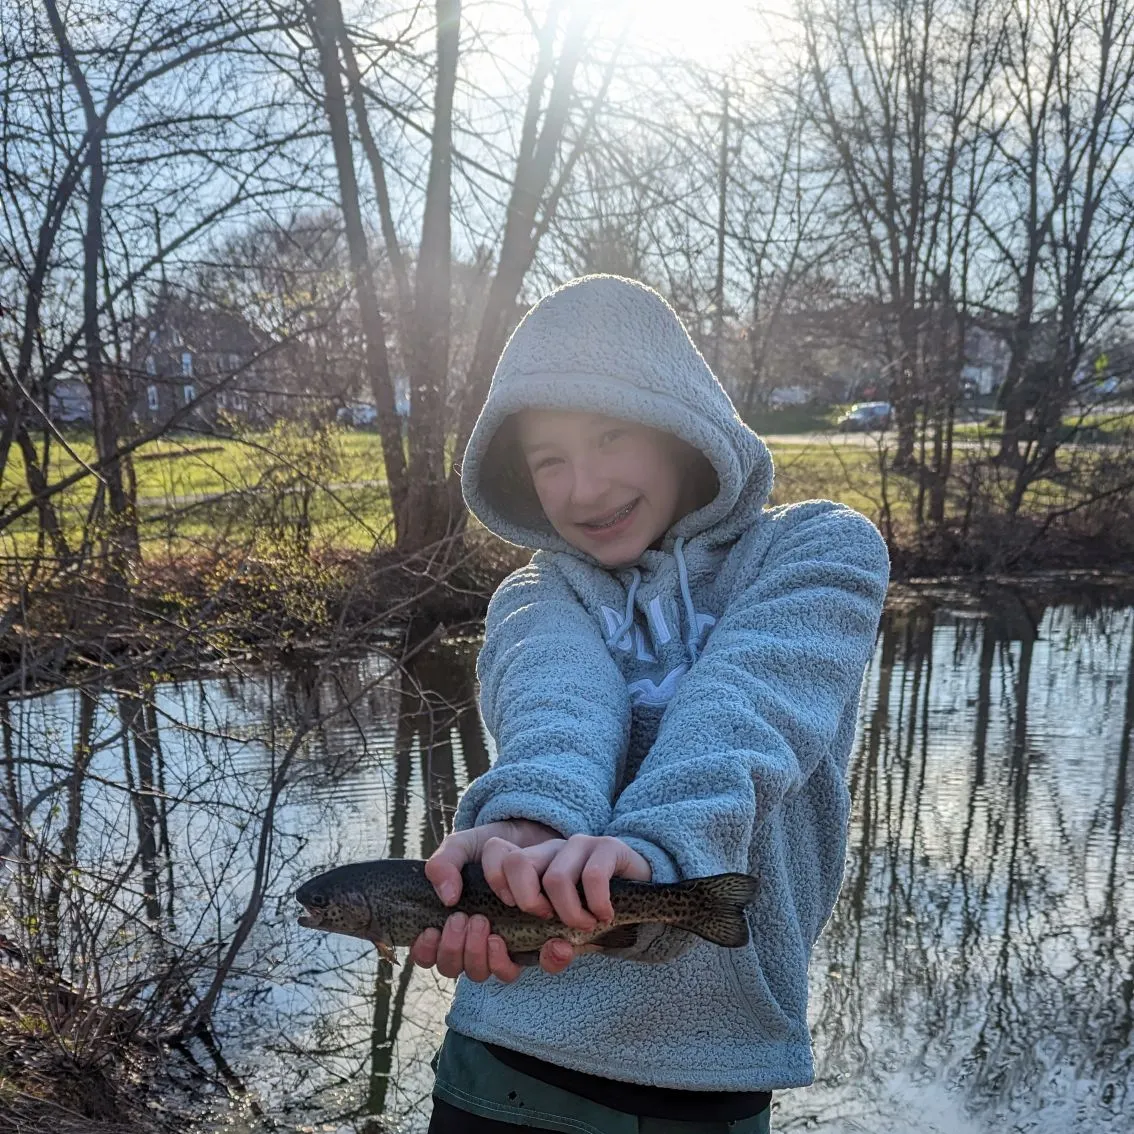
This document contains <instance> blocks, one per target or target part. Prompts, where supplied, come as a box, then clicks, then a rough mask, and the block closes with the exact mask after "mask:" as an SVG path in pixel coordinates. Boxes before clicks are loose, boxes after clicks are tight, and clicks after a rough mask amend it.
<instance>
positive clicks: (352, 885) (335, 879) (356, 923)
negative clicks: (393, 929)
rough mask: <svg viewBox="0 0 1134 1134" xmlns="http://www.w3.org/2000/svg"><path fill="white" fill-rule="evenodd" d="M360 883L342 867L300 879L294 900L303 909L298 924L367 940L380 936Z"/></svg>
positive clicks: (381, 932)
mask: <svg viewBox="0 0 1134 1134" xmlns="http://www.w3.org/2000/svg"><path fill="white" fill-rule="evenodd" d="M360 882H361V879H360V878H358V877H357V876H353V875H352V874H351V873H350V872H349V871H345V870H343V869H342V868H339V869H337V870H330V871H328V872H327V873H326V874H320V875H319V876H318V877H316V878H312V879H310V880H309V881H307V882H304V884H303V885H302V886H300V887H299V889H298V890H296V892H295V900H296V901H297V902H298V903H299V904H300V905H301V906H302V907H303V910H304V912H303V914H302V915H301V916H300V917H299V919H298V920H299V924H300V925H302V926H304V927H305V928H307V929H321V930H323V931H324V932H325V933H342V934H345V935H346V936H348V937H362V938H365V939H367V940H375V939H377V938H380V937H384V936H385V934H384V932H383V929H382V927H381V926H380V925H378V924H376V922H375V918H374V911H373V910H372V909H371V905H370V902H369V901H368V900H367V896H366V893H365V891H364V888H363V886H362V885H360Z"/></svg>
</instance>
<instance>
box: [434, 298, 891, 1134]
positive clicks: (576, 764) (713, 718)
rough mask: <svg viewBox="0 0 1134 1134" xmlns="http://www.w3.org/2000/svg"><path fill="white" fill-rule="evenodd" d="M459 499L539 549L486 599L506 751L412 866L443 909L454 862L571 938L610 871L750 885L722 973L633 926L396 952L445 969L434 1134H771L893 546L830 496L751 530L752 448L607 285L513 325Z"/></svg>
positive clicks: (761, 508)
mask: <svg viewBox="0 0 1134 1134" xmlns="http://www.w3.org/2000/svg"><path fill="white" fill-rule="evenodd" d="M462 483H463V488H464V495H465V500H466V502H467V504H468V506H469V508H470V510H471V511H472V513H473V514H474V515H475V516H476V517H477V518H478V519H479V520H480V521H481V522H482V523H483V524H484V525H485V527H487V528H488V529H489V530H491V531H493V532H495V533H496V534H497V535H498V536H500V537H501V538H502V539H505V540H507V541H509V542H511V543H515V544H520V545H522V546H525V547H530V548H533V549H534V550H535V554H534V555H533V557H532V559H531V562H530V563H529V564H528V566H526V567H524V568H522V569H521V570H519V571H516V572H515V573H513V574H512V575H510V576H509V577H508V578H507V579H505V581H504V582H503V583H502V584H501V585H500V588H499V589H498V590H497V591H496V593H495V595H494V596H493V598H492V601H491V603H490V605H489V610H488V617H487V622H486V629H485V640H484V646H483V648H482V650H481V653H480V656H479V659H478V663H477V673H478V677H479V679H480V685H481V710H482V714H483V717H484V720H485V723H486V726H487V728H488V729H489V731H490V732H491V734H492V736H493V738H494V740H495V744H496V748H497V759H496V762H495V764H494V765H493V767H492V768H491V769H490V770H489V771H488V772H487V773H485V774H484V775H483V776H481V777H480V778H479V779H477V780H475V781H474V782H473V783H472V784H471V785H470V786H469V788H468V790H467V791H466V793H465V795H464V797H463V798H462V800H461V803H460V807H459V809H458V811H457V815H456V820H455V833H454V834H453V835H451V836H450V837H449V838H448V839H446V840H445V842H444V843H443V844H442V846H441V847H440V848H439V850H438V851H437V853H436V854H435V855H434V856H433V858H432V859H431V860H430V862H429V864H428V866H427V873H428V874H429V877H430V879H431V880H432V881H433V883H434V885H435V886H436V888H437V891H438V894H439V895H440V897H441V899H442V900H443V901H445V902H446V903H448V904H453V903H455V902H456V901H457V898H458V896H459V887H460V867H461V866H462V865H463V864H464V863H465V862H468V861H473V860H475V861H479V862H480V863H481V864H482V866H483V868H484V871H485V875H486V877H487V878H488V881H489V883H490V884H491V885H492V887H493V889H494V890H496V892H497V893H498V894H499V895H500V897H501V898H502V899H503V900H504V901H506V902H508V903H509V904H513V905H517V906H519V907H520V908H522V909H525V910H529V911H531V912H533V913H537V914H538V913H543V914H548V913H550V912H551V911H552V909H554V911H555V912H556V913H557V914H558V915H559V916H560V917H561V918H562V920H563V921H564V922H565V923H567V924H569V925H574V926H577V927H579V928H581V929H590V928H592V927H593V926H594V925H595V922H596V921H598V922H602V921H605V920H608V919H609V917H610V916H611V910H610V900H609V880H610V878H611V877H613V876H616V875H618V876H625V877H629V878H636V879H642V880H652V881H655V882H673V881H677V880H679V879H684V878H695V877H700V876H704V875H709V874H719V873H724V872H727V871H746V872H748V873H751V874H754V875H756V876H757V877H758V878H759V880H760V886H759V888H758V891H757V896H756V898H755V899H754V901H753V903H752V904H751V905H750V907H749V909H748V919H749V926H750V930H751V942H750V944H749V945H748V946H747V947H745V948H742V949H723V948H720V947H718V946H714V945H712V944H709V943H707V942H704V941H701V940H700V939H698V938H696V937H694V936H693V935H691V934H688V933H686V932H684V931H682V930H679V929H673V928H664V927H649V929H648V931H646V930H644V931H642V932H640V933H639V934H638V936H637V939H636V940H634V941H633V942H632V943H620V946H621V947H619V948H607V949H601V950H595V949H594V948H593V947H589V948H588V950H574V949H572V947H571V946H570V945H569V944H567V943H566V942H564V941H555V942H549V943H548V944H547V945H545V946H544V948H543V950H542V952H541V955H540V965H539V966H538V967H529V968H523V969H521V968H520V967H519V966H517V965H516V964H515V963H514V962H513V960H512V959H511V958H509V956H508V954H507V951H506V950H505V948H504V945H503V942H502V941H500V939H499V938H496V937H494V936H490V935H489V932H488V925H487V923H486V922H484V920H483V919H481V918H473V919H472V920H471V921H468V920H467V919H466V918H465V917H464V915H461V914H454V915H453V916H452V917H451V918H450V919H449V922H448V923H447V925H446V927H445V929H444V931H443V932H442V933H438V932H437V931H436V930H430V931H427V933H425V934H423V935H422V937H421V938H419V939H418V941H417V943H416V944H415V945H414V948H413V951H412V956H413V958H414V960H415V961H416V962H417V963H419V964H425V965H431V964H436V965H437V967H438V968H439V969H440V971H441V972H443V973H445V974H447V975H449V976H457V975H458V974H460V980H459V982H458V984H457V990H456V994H455V997H454V1000H453V1004H452V1008H451V1010H450V1012H449V1015H448V1017H447V1021H446V1022H447V1024H448V1031H447V1033H446V1036H445V1040H444V1043H443V1045H442V1048H441V1051H440V1052H439V1053H438V1058H437V1060H436V1061H435V1066H436V1071H437V1078H436V1083H435V1087H434V1114H433V1119H432V1125H431V1127H430V1129H431V1131H434V1132H435V1134H442V1132H450V1131H467V1132H477V1131H499V1132H501V1134H508V1132H513V1134H514V1132H515V1131H516V1130H517V1128H526V1129H531V1130H562V1131H577V1132H584V1134H623V1132H625V1134H631V1132H637V1131H648V1130H655V1131H661V1130H663V1129H664V1130H666V1131H671V1132H676V1131H686V1132H687V1134H695V1132H705V1134H707V1132H708V1131H724V1130H726V1129H727V1130H730V1131H732V1132H733V1134H747V1132H755V1131H766V1130H767V1129H768V1118H769V1111H770V1105H769V1104H770V1097H771V1096H770V1092H772V1091H774V1090H779V1089H782V1088H787V1087H795V1086H802V1085H805V1084H807V1083H809V1082H811V1080H812V1077H813V1065H812V1056H811V1042H810V1035H809V1033H808V1028H807V966H808V961H809V958H810V953H811V948H812V946H813V944H814V942H815V940H816V938H817V936H818V934H819V931H820V929H821V928H822V926H823V924H824V922H825V921H826V920H827V918H828V916H829V915H830V913H831V909H832V907H833V905H834V902H835V898H836V896H837V894H838V891H839V885H840V882H841V879H842V873H843V862H844V854H845V850H846V835H847V819H848V808H849V795H848V791H847V788H846V769H847V760H848V756H849V753H850V749H851V744H852V741H853V737H854V731H855V721H856V716H857V707H858V699H859V691H860V688H861V684H862V680H863V674H864V672H865V668H866V665H867V662H868V660H869V658H870V654H871V651H872V648H873V644H874V637H875V632H876V629H877V625H878V619H879V617H880V614H881V610H882V603H883V599H884V596H885V592H886V584H887V578H888V570H889V562H888V557H887V553H886V547H885V544H884V543H883V541H882V538H881V537H880V535H879V534H878V532H877V530H876V529H875V528H874V526H873V525H872V524H871V523H870V522H869V521H868V520H866V519H865V518H864V517H863V516H861V515H860V514H859V513H857V512H855V511H853V510H852V509H850V508H847V507H844V506H843V505H840V504H834V503H831V502H829V501H809V502H806V503H803V504H794V505H789V506H785V507H778V508H769V507H768V506H767V500H768V495H769V492H770V491H771V487H772V460H771V456H770V455H769V453H768V450H767V448H766V447H765V445H764V443H763V442H762V441H761V440H760V438H759V437H758V436H757V435H756V434H755V433H754V432H753V431H752V430H751V429H749V428H748V427H747V426H746V425H745V424H744V423H743V422H742V421H741V420H740V418H739V416H738V415H737V413H736V410H735V408H734V406H733V404H732V402H731V401H730V400H729V397H728V395H727V394H726V393H725V391H724V389H723V387H722V386H721V385H720V383H719V382H718V381H717V379H716V378H715V377H714V375H713V374H712V372H711V371H710V369H709V367H708V366H707V365H706V363H705V361H704V359H703V358H702V357H701V355H700V353H699V352H698V351H697V349H696V347H695V346H694V345H693V343H692V341H691V340H690V338H689V336H688V334H687V333H686V331H685V329H684V327H683V326H682V325H681V322H680V320H679V319H678V318H677V316H676V315H675V314H674V312H673V310H672V309H671V308H670V307H669V305H668V304H667V303H666V302H665V300H664V299H662V298H661V296H660V295H658V294H657V293H656V292H655V291H653V290H651V289H650V288H648V287H646V286H644V285H643V284H640V283H637V282H635V281H632V280H628V279H622V278H620V277H617V276H587V277H583V278H581V279H577V280H573V281H571V282H570V283H568V284H566V285H564V286H563V287H561V288H559V289H557V290H556V291H553V292H552V293H551V294H549V295H547V296H545V297H544V298H543V299H542V300H541V301H540V302H539V303H537V304H536V306H535V307H534V308H532V310H531V311H529V313H528V314H527V316H526V317H525V318H524V320H523V321H522V322H521V323H520V325H519V326H518V327H517V328H516V331H515V332H514V333H513V335H512V337H511V339H510V340H509V342H508V344H507V346H506V347H505V349H504V352H503V354H502V355H501V358H500V362H499V364H498V366H497V368H496V372H495V375H494V376H493V380H492V385H491V388H490V390H489V394H488V398H487V401H486V403H485V405H484V408H483V410H482V411H481V415H480V418H479V420H478V421H477V424H476V427H475V429H474V430H473V433H472V436H471V438H470V440H469V445H468V449H467V451H466V453H465V457H464V463H463V467H462ZM580 882H581V883H582V886H583V890H584V894H585V902H583V901H581V900H580V898H579V895H578V891H577V889H576V884H577V883H580ZM631 961H633V962H647V963H629V962H631Z"/></svg>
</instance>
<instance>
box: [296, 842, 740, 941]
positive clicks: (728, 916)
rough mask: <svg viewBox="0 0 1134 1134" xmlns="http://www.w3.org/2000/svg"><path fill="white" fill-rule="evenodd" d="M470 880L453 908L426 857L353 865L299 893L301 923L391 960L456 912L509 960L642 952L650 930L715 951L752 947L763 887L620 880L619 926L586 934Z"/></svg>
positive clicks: (473, 868)
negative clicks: (428, 872) (488, 930)
mask: <svg viewBox="0 0 1134 1134" xmlns="http://www.w3.org/2000/svg"><path fill="white" fill-rule="evenodd" d="M462 877H463V879H464V886H463V887H462V890H461V898H460V901H459V902H458V903H457V904H456V906H446V905H444V904H443V903H442V902H441V899H440V898H438V897H437V892H436V891H435V890H434V889H433V884H432V883H431V882H430V881H429V879H428V878H426V876H425V863H424V861H422V860H420V859H376V860H374V861H371V862H358V863H349V864H347V865H345V866H339V867H336V868H335V869H333V870H329V871H327V872H326V873H324V874H320V875H317V876H316V877H314V878H311V879H310V880H308V881H307V882H305V883H304V884H303V885H302V886H300V887H299V889H298V890H297V891H296V892H295V898H296V901H297V902H299V904H300V905H302V906H303V907H304V910H305V913H304V915H303V916H302V917H300V919H299V924H300V925H303V926H306V927H308V928H310V929H320V930H323V931H324V932H327V933H342V934H346V935H347V936H350V937H361V938H363V939H365V940H367V941H372V942H373V943H374V944H375V945H377V946H378V948H379V949H380V950H381V951H382V952H383V955H392V948H393V946H406V945H411V944H412V943H413V942H414V941H415V940H416V939H417V937H418V936H419V934H421V933H422V932H424V931H425V930H426V929H440V928H441V927H442V926H443V925H444V924H445V919H446V918H448V917H449V915H450V914H452V913H456V912H460V913H464V914H467V915H468V916H470V917H472V916H474V915H476V914H481V915H482V916H484V917H485V918H487V919H488V922H489V924H490V925H491V927H492V932H493V933H496V934H498V935H499V936H500V937H502V938H503V939H504V942H505V944H506V945H507V946H508V951H509V953H511V954H512V955H513V957H522V958H523V959H525V960H530V959H531V958H532V956H534V955H535V954H536V953H538V950H539V948H540V946H541V945H543V944H544V942H546V941H550V940H551V939H552V938H553V937H561V938H565V939H566V940H568V941H570V942H572V943H573V944H575V945H589V944H594V945H598V946H600V947H602V948H626V947H628V946H631V945H633V944H634V941H635V939H636V936H637V926H639V925H642V924H647V923H654V924H657V923H661V924H663V925H673V926H677V927H678V928H681V929H685V930H688V931H689V932H690V933H695V934H697V935H698V936H699V937H703V938H704V939H705V940H706V941H711V942H713V943H714V944H717V945H722V946H725V947H728V948H739V947H741V946H743V945H747V944H748V919H747V917H746V916H745V906H746V905H747V904H748V903H749V902H750V901H751V900H752V898H753V896H754V894H755V892H756V887H757V881H756V879H755V878H754V877H753V876H752V875H750V874H715V875H712V876H710V877H707V878H691V879H688V880H685V881H682V882H672V883H654V882H632V881H630V880H628V879H625V878H612V879H611V882H610V897H611V904H612V906H613V907H614V921H613V922H611V923H607V924H604V925H599V926H597V927H596V928H595V929H593V930H591V931H589V932H585V931H581V930H578V929H573V928H570V927H569V926H566V925H564V924H563V923H562V922H561V921H559V919H558V918H555V917H552V918H548V919H544V918H539V917H536V916H535V915H533V914H529V913H524V912H523V911H521V910H519V909H516V908H515V907H514V906H508V905H505V904H504V903H503V902H502V901H501V900H500V899H499V898H498V897H497V896H496V894H495V893H494V892H493V890H492V889H491V887H490V886H489V885H488V883H487V882H486V881H485V878H484V873H483V871H482V870H481V868H480V866H479V865H477V864H476V863H469V864H468V865H466V866H465V867H464V869H463V871H462ZM581 893H582V891H581V890H580V894H581Z"/></svg>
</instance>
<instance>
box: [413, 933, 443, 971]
mask: <svg viewBox="0 0 1134 1134" xmlns="http://www.w3.org/2000/svg"><path fill="white" fill-rule="evenodd" d="M440 944H441V930H439V929H426V930H423V931H422V932H421V933H419V934H418V936H417V939H416V940H415V941H414V943H413V944H412V945H411V946H410V960H411V961H413V963H414V964H415V965H417V966H419V967H420V968H423V969H431V968H433V966H434V965H435V964H437V948H438V946H439V945H440Z"/></svg>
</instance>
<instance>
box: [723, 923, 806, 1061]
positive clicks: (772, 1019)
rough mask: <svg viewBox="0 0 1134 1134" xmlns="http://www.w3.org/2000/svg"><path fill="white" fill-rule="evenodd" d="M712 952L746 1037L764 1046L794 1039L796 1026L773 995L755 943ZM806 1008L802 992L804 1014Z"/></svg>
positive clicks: (750, 929)
mask: <svg viewBox="0 0 1134 1134" xmlns="http://www.w3.org/2000/svg"><path fill="white" fill-rule="evenodd" d="M747 916H748V928H749V931H750V932H751V933H752V935H753V938H752V939H753V941H755V930H754V927H753V925H752V913H751V911H749V912H748V915H747ZM714 952H715V953H716V955H717V957H718V958H720V960H719V962H718V963H719V964H721V965H722V966H724V968H725V970H726V974H727V976H728V979H729V980H730V982H731V984H732V987H733V990H734V992H735V994H736V999H737V1003H738V1004H739V1005H740V1007H741V1008H742V1009H743V1012H744V1015H745V1023H746V1025H747V1027H746V1031H747V1032H748V1033H749V1037H748V1038H755V1039H760V1040H763V1041H764V1042H765V1043H776V1042H787V1041H790V1040H792V1039H793V1038H795V1036H796V1033H797V1032H798V1031H799V1027H798V1025H796V1024H795V1023H794V1022H793V1019H792V1017H791V1016H790V1015H789V1014H788V1013H786V1012H785V1011H784V1010H783V1009H782V1008H781V1007H780V1004H779V1001H778V1000H777V999H776V997H775V996H774V995H773V993H772V989H771V987H770V986H769V984H768V980H767V977H765V976H764V967H763V965H762V964H761V963H760V955H759V953H757V951H756V946H755V944H753V943H752V942H749V944H748V945H746V946H744V948H742V949H716V950H714ZM805 982H806V977H805ZM806 1008H807V1005H806V992H805V1000H804V1005H803V1011H804V1014H806Z"/></svg>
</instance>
